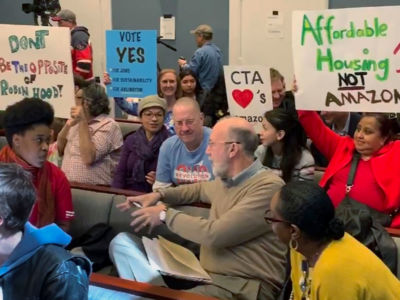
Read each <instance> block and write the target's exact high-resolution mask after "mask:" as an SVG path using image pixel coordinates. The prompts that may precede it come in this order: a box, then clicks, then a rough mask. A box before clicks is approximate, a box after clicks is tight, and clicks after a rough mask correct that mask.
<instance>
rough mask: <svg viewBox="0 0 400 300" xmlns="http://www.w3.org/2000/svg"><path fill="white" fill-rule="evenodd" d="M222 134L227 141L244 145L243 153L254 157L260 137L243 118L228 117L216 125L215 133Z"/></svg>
mask: <svg viewBox="0 0 400 300" xmlns="http://www.w3.org/2000/svg"><path fill="white" fill-rule="evenodd" d="M215 130H216V131H218V132H220V133H222V134H223V135H224V136H225V137H226V139H227V140H229V141H235V142H237V143H238V144H241V145H242V149H243V153H244V154H245V155H246V156H248V157H254V151H255V150H256V149H257V147H258V143H259V140H258V136H257V133H256V132H255V130H254V127H253V126H252V125H251V124H250V123H249V122H247V121H246V120H245V119H243V118H238V117H228V118H223V119H221V120H220V121H219V122H218V123H217V124H215V126H214V128H213V131H215Z"/></svg>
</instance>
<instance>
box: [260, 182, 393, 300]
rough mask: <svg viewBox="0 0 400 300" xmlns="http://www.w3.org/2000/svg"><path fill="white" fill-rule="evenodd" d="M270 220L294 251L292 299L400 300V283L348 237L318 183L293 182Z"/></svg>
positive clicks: (277, 201)
mask: <svg viewBox="0 0 400 300" xmlns="http://www.w3.org/2000/svg"><path fill="white" fill-rule="evenodd" d="M265 220H266V221H267V222H270V223H272V229H273V231H274V232H275V233H276V234H277V235H278V237H279V239H280V240H281V241H282V242H284V243H286V244H288V245H289V247H290V260H291V279H292V285H293V290H292V295H291V299H295V300H309V299H310V300H338V299H343V300H347V299H349V300H350V299H351V300H361V299H363V300H395V299H400V281H399V280H398V279H397V278H396V277H395V276H394V275H393V274H392V273H391V272H390V270H389V269H388V268H387V267H386V265H385V264H384V263H383V262H382V261H381V260H380V259H379V258H378V257H377V256H375V254H373V253H372V252H371V251H370V250H369V249H368V248H366V247H365V246H364V245H362V244H361V243H359V242H358V241H357V240H356V239H354V238H353V237H352V236H350V235H349V234H347V233H345V232H344V229H343V223H342V222H341V221H340V220H338V219H337V218H335V210H334V207H333V205H332V202H331V201H330V198H329V197H328V195H327V194H326V192H325V191H324V190H323V189H322V188H321V187H320V186H318V185H317V184H316V183H314V182H305V181H303V182H300V181H299V182H290V183H288V184H287V185H286V186H284V187H283V188H282V189H281V191H280V192H278V193H277V194H275V196H274V197H273V198H272V201H271V207H270V209H269V210H267V212H266V215H265Z"/></svg>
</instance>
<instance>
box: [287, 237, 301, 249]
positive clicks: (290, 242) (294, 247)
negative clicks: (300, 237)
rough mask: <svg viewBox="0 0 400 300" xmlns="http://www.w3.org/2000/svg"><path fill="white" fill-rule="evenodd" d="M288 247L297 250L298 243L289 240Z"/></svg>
mask: <svg viewBox="0 0 400 300" xmlns="http://www.w3.org/2000/svg"><path fill="white" fill-rule="evenodd" d="M289 247H290V248H292V249H294V250H297V248H299V243H298V242H297V240H294V239H292V238H291V239H290V241H289Z"/></svg>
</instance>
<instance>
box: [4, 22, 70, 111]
mask: <svg viewBox="0 0 400 300" xmlns="http://www.w3.org/2000/svg"><path fill="white" fill-rule="evenodd" d="M70 39H71V37H70V31H69V29H68V28H61V27H60V28H58V27H42V26H20V25H0V53H1V54H0V110H4V109H5V108H6V107H7V106H8V105H10V104H13V103H15V102H18V101H20V100H22V99H23V98H25V97H28V98H32V97H35V98H40V99H42V100H45V101H47V102H49V103H50V104H51V105H52V106H53V108H54V111H55V115H56V116H57V117H64V118H68V117H69V112H70V107H71V106H73V105H74V82H73V75H72V66H71V50H70V49H71V46H70Z"/></svg>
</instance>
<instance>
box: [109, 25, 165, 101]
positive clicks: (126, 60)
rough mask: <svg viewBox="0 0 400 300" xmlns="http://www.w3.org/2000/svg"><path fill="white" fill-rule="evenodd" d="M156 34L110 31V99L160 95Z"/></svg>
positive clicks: (153, 32)
mask: <svg viewBox="0 0 400 300" xmlns="http://www.w3.org/2000/svg"><path fill="white" fill-rule="evenodd" d="M156 42H157V31H155V30H141V31H138V30H135V31H132V30H107V31H106V43H107V72H108V73H109V74H110V77H111V80H112V81H111V84H110V85H108V86H107V93H108V95H109V96H111V97H137V98H142V97H144V96H148V95H152V94H157V47H156V45H157V43H156Z"/></svg>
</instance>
